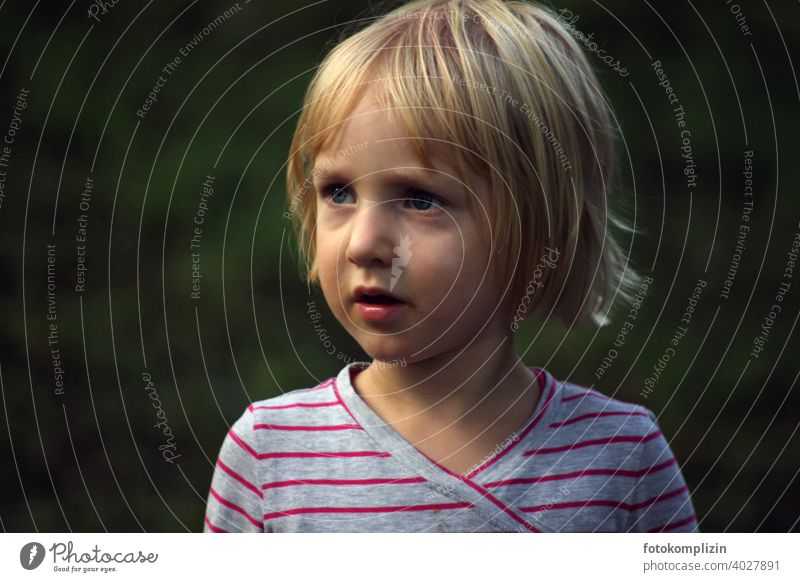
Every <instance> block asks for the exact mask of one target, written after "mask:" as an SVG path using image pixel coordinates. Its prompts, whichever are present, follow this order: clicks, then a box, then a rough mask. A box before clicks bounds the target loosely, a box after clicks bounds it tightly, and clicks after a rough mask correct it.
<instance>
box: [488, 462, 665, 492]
mask: <svg viewBox="0 0 800 582" xmlns="http://www.w3.org/2000/svg"><path fill="white" fill-rule="evenodd" d="M677 462H678V461H677V460H675V458H674V457H673V458H672V459H670V460H669V461H666V462H664V463H660V464H658V465H653V466H652V467H647V468H646V469H641V470H639V471H629V470H625V469H586V470H584V471H574V472H572V473H560V474H558V475H543V476H541V477H524V478H519V479H506V480H505V481H492V482H491V483H486V484H485V485H484V487H504V486H507V485H525V484H531V483H544V482H546V481H559V480H561V479H579V478H581V477H590V476H592V475H612V476H614V477H642V476H644V475H648V474H650V473H656V472H658V471H661V470H663V469H666V468H667V467H669V466H670V465H675V464H676V463H677Z"/></svg>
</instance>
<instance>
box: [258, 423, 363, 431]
mask: <svg viewBox="0 0 800 582" xmlns="http://www.w3.org/2000/svg"><path fill="white" fill-rule="evenodd" d="M253 430H364V429H363V428H362V427H361V426H359V425H357V424H322V425H319V426H315V425H296V424H254V425H253Z"/></svg>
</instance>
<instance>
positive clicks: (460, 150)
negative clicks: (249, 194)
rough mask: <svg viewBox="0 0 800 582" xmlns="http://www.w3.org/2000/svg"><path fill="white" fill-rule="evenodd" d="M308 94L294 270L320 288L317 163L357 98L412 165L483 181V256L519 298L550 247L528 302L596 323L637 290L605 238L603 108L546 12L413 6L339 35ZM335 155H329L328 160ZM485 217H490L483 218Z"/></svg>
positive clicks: (608, 157)
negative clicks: (379, 117)
mask: <svg viewBox="0 0 800 582" xmlns="http://www.w3.org/2000/svg"><path fill="white" fill-rule="evenodd" d="M347 34H348V35H349V36H346V37H345V38H344V40H342V41H341V42H340V43H339V44H338V45H336V47H335V48H334V49H333V50H332V51H331V52H330V53H329V54H328V55H327V56H326V57H325V59H324V61H323V63H322V65H321V66H320V68H319V70H318V71H317V73H316V74H315V76H314V78H313V80H312V81H311V84H310V86H309V88H308V91H307V93H306V95H305V99H304V105H303V109H302V111H301V113H300V117H299V119H298V123H297V128H296V130H295V133H294V137H293V139H292V144H291V147H290V152H289V159H288V162H287V196H288V202H289V212H287V213H285V214H284V216H285V218H287V219H291V220H292V224H293V226H294V229H295V234H296V236H297V240H298V243H299V249H300V251H301V253H302V254H303V255H304V256H303V257H302V259H303V260H302V261H301V265H300V266H301V270H302V269H303V267H305V268H306V271H305V275H306V278H307V280H308V281H309V282H314V283H315V282H317V280H318V279H317V272H316V244H315V240H314V236H313V234H312V233H314V232H315V226H316V192H315V191H314V188H313V179H314V176H313V172H314V167H313V166H314V162H315V159H316V158H317V156H318V155H319V153H320V152H321V151H322V150H325V149H328V147H330V146H332V145H333V144H334V143H335V141H336V139H337V137H338V136H339V135H340V134H341V132H342V131H343V129H344V127H345V124H346V123H347V121H348V119H349V118H350V117H351V115H352V112H353V111H355V110H356V108H357V106H358V104H359V101H360V100H361V99H362V98H364V97H365V96H366V95H367V94H369V96H370V97H371V98H374V99H375V101H376V102H377V103H378V104H379V105H380V106H381V107H382V108H383V110H384V111H385V113H386V116H387V120H388V121H397V122H398V124H399V125H400V126H401V127H403V128H404V129H405V130H406V133H407V135H408V136H409V138H410V141H411V145H412V147H413V148H414V151H415V153H416V154H417V157H418V158H419V160H420V162H421V164H422V166H423V167H424V168H426V169H429V170H436V168H434V167H433V163H432V160H433V159H434V158H438V157H439V154H440V153H444V156H443V157H444V158H445V159H446V160H447V161H448V165H449V166H451V167H453V168H454V170H455V172H456V174H457V175H456V176H455V178H457V179H459V180H460V181H461V182H462V184H464V185H465V186H466V181H465V176H467V175H468V174H469V173H470V172H475V173H477V174H479V175H481V176H482V177H485V178H486V179H487V181H488V182H489V184H490V192H491V199H490V201H489V208H486V209H483V212H479V210H480V209H479V204H480V201H479V200H477V199H476V197H475V196H474V195H469V196H467V200H468V201H469V204H470V208H471V210H472V212H473V215H474V216H476V217H479V218H480V220H481V224H484V223H485V221H486V219H487V218H488V226H489V230H488V232H490V233H491V234H490V236H487V245H491V247H490V248H491V249H492V250H493V253H492V254H493V255H494V254H495V253H497V254H501V256H500V257H499V258H498V259H497V260H498V262H499V267H500V269H499V273H500V277H501V278H502V280H503V282H504V283H507V284H506V288H505V291H504V292H503V296H504V297H505V296H506V293H508V296H509V297H510V298H511V301H512V303H516V302H517V301H518V299H519V298H521V297H523V296H525V295H526V286H527V285H528V282H529V281H530V278H531V273H534V272H535V270H536V268H537V261H538V257H539V256H540V255H541V254H542V252H543V250H542V249H545V248H547V245H550V247H553V248H558V249H559V250H560V251H561V253H562V256H563V258H564V260H563V263H562V265H563V266H562V267H561V268H560V269H558V270H549V271H548V273H547V275H546V277H547V279H548V280H547V281H546V283H547V284H548V285H547V288H548V291H547V292H546V293H543V294H542V295H541V296H540V297H539V300H538V301H537V305H536V309H542V310H544V311H545V312H546V310H547V309H551V311H554V312H555V314H556V315H557V316H558V317H560V318H561V319H563V320H564V321H568V320H569V319H570V318H571V317H573V316H575V317H577V318H578V319H581V320H582V319H584V318H585V317H586V316H587V315H591V316H592V317H593V318H594V317H595V316H596V315H597V314H598V313H600V311H601V310H604V309H605V307H606V306H607V305H608V304H609V302H610V301H611V300H612V298H613V296H614V295H615V294H619V296H620V297H621V298H622V299H624V300H626V301H628V300H630V298H631V297H632V295H631V289H632V288H633V286H634V285H636V274H635V273H634V272H633V271H632V270H629V269H628V267H627V261H626V259H625V258H624V256H623V254H622V252H621V249H620V248H619V246H618V245H617V244H616V242H615V241H614V240H613V238H612V237H610V236H608V233H607V228H608V227H609V226H610V225H615V224H619V225H624V222H621V221H618V220H616V217H615V216H614V213H613V212H612V211H611V209H610V208H609V207H608V199H607V194H608V193H609V191H610V188H611V179H612V173H613V166H614V139H615V137H614V130H613V128H612V127H611V126H610V123H609V121H610V119H609V108H608V104H607V102H606V101H605V97H604V95H603V93H602V91H601V90H600V88H599V85H598V83H597V79H596V77H595V75H594V72H593V70H592V67H591V65H590V64H589V62H588V61H587V59H586V57H585V55H584V54H583V53H582V50H581V48H580V46H579V45H578V43H577V42H576V41H575V39H574V38H572V36H571V34H570V33H569V32H568V31H567V30H566V29H565V28H564V27H563V25H562V23H561V22H560V21H559V19H558V17H556V16H555V15H554V13H553V12H551V11H550V10H549V9H547V8H544V7H540V6H536V5H533V4H531V3H528V2H518V1H508V2H506V1H504V0H417V1H414V2H410V3H408V4H405V5H404V6H401V7H400V8H398V9H396V10H394V11H392V12H389V13H388V14H386V15H384V16H382V17H380V18H378V19H376V20H374V21H371V22H370V23H368V26H366V28H364V29H362V30H360V31H358V32H355V33H352V34H351V33H350V32H348V33H347ZM338 153H340V152H337V155H338ZM485 213H487V214H485Z"/></svg>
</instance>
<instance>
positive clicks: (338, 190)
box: [322, 184, 350, 204]
mask: <svg viewBox="0 0 800 582" xmlns="http://www.w3.org/2000/svg"><path fill="white" fill-rule="evenodd" d="M348 194H350V188H348V187H347V186H341V185H339V184H332V185H330V186H326V187H325V188H323V189H322V196H323V197H324V198H330V199H331V202H333V203H334V204H345V202H346V200H345V199H346V198H347V195H348Z"/></svg>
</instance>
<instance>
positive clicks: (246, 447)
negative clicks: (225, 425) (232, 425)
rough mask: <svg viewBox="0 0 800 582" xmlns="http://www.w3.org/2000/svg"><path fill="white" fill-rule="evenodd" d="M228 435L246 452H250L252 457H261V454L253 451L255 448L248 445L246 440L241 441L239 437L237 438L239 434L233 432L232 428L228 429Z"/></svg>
mask: <svg viewBox="0 0 800 582" xmlns="http://www.w3.org/2000/svg"><path fill="white" fill-rule="evenodd" d="M228 436H229V437H231V439H232V440H233V442H235V443H236V444H237V445H239V446H240V447H242V448H243V449H244V450H245V451H247V452H248V453H250V454H251V455H252V456H253V457H255V458H256V459H260V458H261V456H260V455H259V453H257V452H256V451H255V449H253V447H251V446H250V445H248V444H247V443H246V442H244V441H243V440H242V439H241V438H239V435H238V434H236V433H235V432H233V429H230V430H229V431H228Z"/></svg>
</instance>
